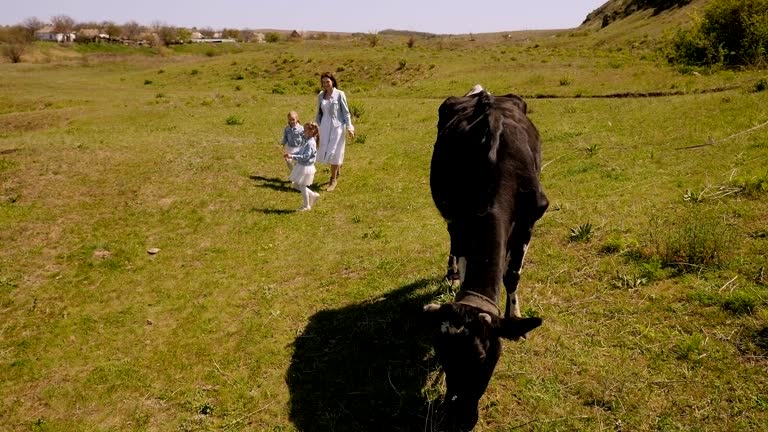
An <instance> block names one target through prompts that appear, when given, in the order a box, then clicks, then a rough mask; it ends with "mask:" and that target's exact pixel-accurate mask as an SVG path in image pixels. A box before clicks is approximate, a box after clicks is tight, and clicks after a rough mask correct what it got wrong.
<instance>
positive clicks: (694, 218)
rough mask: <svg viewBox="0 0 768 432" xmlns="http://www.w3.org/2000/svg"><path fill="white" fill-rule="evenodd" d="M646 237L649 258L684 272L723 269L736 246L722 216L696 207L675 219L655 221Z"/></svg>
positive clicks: (731, 229)
mask: <svg viewBox="0 0 768 432" xmlns="http://www.w3.org/2000/svg"><path fill="white" fill-rule="evenodd" d="M649 237H650V245H649V246H650V252H651V257H652V258H654V259H658V260H660V262H661V263H662V265H663V266H665V267H674V268H676V269H677V270H679V271H680V272H683V273H686V272H696V271H698V270H700V269H701V268H703V267H721V266H724V265H725V264H726V263H727V262H728V260H729V259H730V258H731V254H732V249H733V245H734V244H735V243H736V242H735V241H734V240H735V238H734V237H735V232H734V230H733V228H732V227H730V226H729V225H728V224H726V223H724V222H723V220H722V216H719V215H717V214H707V213H706V212H704V211H702V210H699V209H698V208H696V207H690V208H689V209H688V213H686V214H683V215H681V216H678V217H676V218H673V217H671V216H670V217H665V218H664V217H663V218H655V219H654V220H653V223H652V226H651V227H650V230H649Z"/></svg>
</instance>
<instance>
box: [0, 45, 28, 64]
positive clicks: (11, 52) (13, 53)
mask: <svg viewBox="0 0 768 432" xmlns="http://www.w3.org/2000/svg"><path fill="white" fill-rule="evenodd" d="M28 46H29V45H28V44H25V43H11V44H7V45H3V49H2V55H3V57H5V58H7V59H8V60H10V61H11V63H20V62H21V56H22V55H24V53H25V52H26V51H27V47H28Z"/></svg>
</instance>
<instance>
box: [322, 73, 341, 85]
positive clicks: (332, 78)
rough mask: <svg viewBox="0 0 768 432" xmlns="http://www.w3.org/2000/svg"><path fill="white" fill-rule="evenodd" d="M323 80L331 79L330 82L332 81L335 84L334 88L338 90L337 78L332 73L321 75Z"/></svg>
mask: <svg viewBox="0 0 768 432" xmlns="http://www.w3.org/2000/svg"><path fill="white" fill-rule="evenodd" d="M323 78H328V79H330V80H331V82H332V83H333V88H337V85H336V77H335V76H333V74H332V73H330V72H323V73H322V74H320V81H323Z"/></svg>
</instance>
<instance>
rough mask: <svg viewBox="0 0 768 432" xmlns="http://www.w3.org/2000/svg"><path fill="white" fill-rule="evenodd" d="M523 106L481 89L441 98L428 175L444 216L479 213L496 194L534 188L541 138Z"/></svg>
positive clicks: (511, 97) (517, 100)
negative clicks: (462, 94)
mask: <svg viewBox="0 0 768 432" xmlns="http://www.w3.org/2000/svg"><path fill="white" fill-rule="evenodd" d="M526 112H527V106H526V104H525V102H524V101H523V100H522V99H521V98H519V97H518V96H515V95H505V96H493V95H491V94H489V93H487V92H484V91H483V92H481V93H478V94H475V95H471V96H465V97H451V98H448V99H446V100H445V101H444V102H443V104H442V105H441V106H440V109H439V120H438V134H437V140H436V142H435V148H434V152H433V154H432V163H431V175H430V186H431V189H432V197H433V199H434V201H435V205H436V206H437V208H438V210H439V211H440V213H441V214H442V215H443V217H445V218H446V219H448V220H455V219H460V218H462V217H465V216H471V215H478V214H483V213H485V212H488V211H489V210H490V208H491V207H492V206H493V205H494V202H498V201H499V198H500V195H501V198H502V200H503V199H504V195H507V194H514V193H517V192H518V191H526V190H527V191H536V190H538V189H539V184H538V181H539V180H538V178H539V172H540V170H541V144H540V139H539V133H538V131H537V130H536V127H535V126H534V125H533V123H532V122H531V121H530V120H529V119H528V117H527V115H526ZM512 198H513V197H511V196H510V197H509V200H507V201H512Z"/></svg>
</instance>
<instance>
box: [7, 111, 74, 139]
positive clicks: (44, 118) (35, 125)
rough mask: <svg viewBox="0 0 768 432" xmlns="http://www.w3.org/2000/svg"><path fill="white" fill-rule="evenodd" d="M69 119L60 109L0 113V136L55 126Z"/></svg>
mask: <svg viewBox="0 0 768 432" xmlns="http://www.w3.org/2000/svg"><path fill="white" fill-rule="evenodd" d="M67 120H69V116H68V115H67V114H66V113H64V112H61V111H58V112H57V111H52V110H46V111H30V112H15V113H9V114H3V115H0V136H3V135H7V134H11V133H14V132H30V131H36V130H43V129H48V128H52V127H57V126H60V125H61V124H63V123H64V122H66V121H67Z"/></svg>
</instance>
